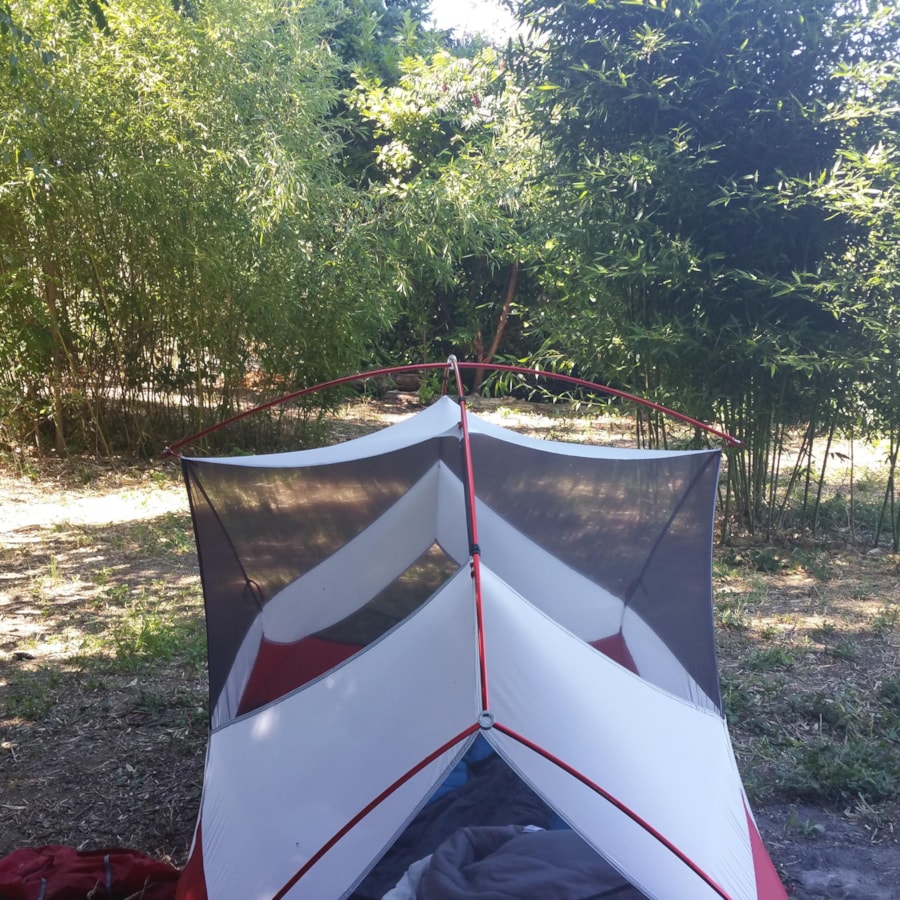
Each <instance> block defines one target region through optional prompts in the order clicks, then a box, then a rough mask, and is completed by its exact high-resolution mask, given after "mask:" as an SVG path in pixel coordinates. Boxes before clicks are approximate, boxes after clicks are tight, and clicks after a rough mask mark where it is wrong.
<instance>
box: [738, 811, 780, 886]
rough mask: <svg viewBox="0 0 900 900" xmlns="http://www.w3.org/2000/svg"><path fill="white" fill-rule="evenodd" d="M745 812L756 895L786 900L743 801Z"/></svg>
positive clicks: (770, 860)
mask: <svg viewBox="0 0 900 900" xmlns="http://www.w3.org/2000/svg"><path fill="white" fill-rule="evenodd" d="M744 812H745V813H746V814H747V831H748V832H749V833H750V849H751V850H752V852H753V869H754V872H755V874H756V895H757V897H758V898H759V900H787V891H786V890H785V888H784V885H783V884H782V883H781V878H780V877H779V875H778V872H777V871H776V869H775V865H774V863H773V862H772V858H771V857H770V856H769V851H768V850H766V846H765V844H763V839H762V836H761V835H760V833H759V829H758V828H757V827H756V822H754V821H753V816H752V815H751V814H750V810H749V808H748V807H747V803H746V801H745V802H744Z"/></svg>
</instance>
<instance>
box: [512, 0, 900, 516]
mask: <svg viewBox="0 0 900 900" xmlns="http://www.w3.org/2000/svg"><path fill="white" fill-rule="evenodd" d="M521 10H522V14H523V16H524V17H525V19H526V21H530V22H532V23H533V24H534V25H535V27H537V28H538V29H539V30H540V31H541V34H542V38H541V40H540V41H537V42H535V44H534V45H533V47H532V48H531V51H530V52H529V53H528V54H526V55H525V57H524V58H523V60H522V62H521V71H522V72H523V73H524V76H525V77H527V78H529V79H533V80H535V81H537V82H539V83H540V89H539V90H537V91H535V92H534V94H533V96H534V97H535V98H536V104H537V105H536V108H535V116H536V119H537V122H538V127H539V129H540V132H541V134H542V135H543V136H545V137H546V138H549V139H550V140H552V141H553V146H554V147H555V149H556V151H557V153H558V154H559V159H560V162H559V165H558V166H556V167H554V168H553V170H552V172H551V173H550V177H551V179H552V182H553V185H554V187H555V189H556V191H557V196H558V197H559V198H560V203H561V204H564V205H565V206H566V208H567V209H569V210H570V212H571V216H570V225H569V228H568V235H567V239H566V241H565V247H564V251H563V252H561V253H560V254H559V256H558V257H557V259H556V260H555V265H556V266H557V270H556V272H555V273H554V272H553V271H552V266H548V267H547V270H546V271H545V273H544V276H543V278H544V285H545V287H546V288H547V290H548V292H552V293H553V296H554V301H555V302H553V303H547V304H545V305H543V306H542V307H541V309H540V312H539V314H538V315H534V316H532V322H533V326H534V328H535V329H536V331H537V332H538V333H539V334H540V335H542V336H543V338H544V340H545V346H546V348H547V349H548V351H551V352H553V353H556V354H561V355H562V356H563V357H564V358H566V359H568V360H569V361H570V364H571V365H573V366H576V367H577V368H578V369H579V371H580V372H582V373H585V374H586V373H592V374H595V375H596V376H597V377H599V378H600V379H601V380H605V381H608V382H611V383H613V384H620V385H622V386H624V387H626V388H629V389H633V390H635V391H636V392H638V393H642V394H644V395H647V396H650V397H652V398H654V399H657V400H659V401H660V402H663V403H667V404H668V405H677V406H678V408H680V409H684V410H688V411H691V412H692V413H693V414H694V415H697V416H698V417H700V418H706V419H710V418H717V419H719V420H721V421H722V423H723V424H724V426H725V428H726V430H727V431H729V432H730V433H732V434H736V435H737V436H739V437H740V438H741V439H742V440H743V441H744V448H743V449H742V451H741V452H740V453H735V454H732V455H730V456H729V465H728V468H727V472H726V476H727V481H726V487H727V495H728V511H729V515H730V516H734V517H735V518H736V519H737V520H738V521H740V522H741V523H742V524H743V525H746V526H748V527H750V528H751V529H755V528H757V527H760V526H762V525H766V527H771V523H772V516H773V514H774V511H775V505H774V503H773V496H772V489H773V485H774V484H775V482H776V480H777V477H778V466H779V459H780V456H779V453H780V450H779V448H780V442H781V435H782V430H783V429H784V428H786V427H796V426H802V425H806V424H808V425H809V427H810V428H811V429H817V430H821V429H823V428H826V427H828V426H830V425H831V426H834V425H841V426H847V425H849V424H850V423H851V422H852V421H853V419H854V417H855V415H856V411H857V410H858V409H859V408H860V406H859V404H860V402H864V403H865V404H866V405H867V406H868V405H869V404H870V403H871V402H873V401H874V396H875V394H877V395H878V397H879V398H880V399H879V401H878V402H880V403H881V404H882V406H883V407H884V408H885V409H887V408H892V409H894V410H896V396H895V390H894V385H896V383H897V379H896V377H895V375H896V373H895V372H894V371H893V369H892V368H891V366H895V362H894V361H895V360H896V358H897V354H896V348H893V344H892V343H891V341H892V340H893V338H890V339H889V338H888V337H887V335H886V332H887V331H889V330H891V328H892V326H891V325H888V326H887V327H886V328H885V329H884V330H883V331H880V332H879V333H880V337H878V338H877V339H873V338H874V335H875V331H876V330H878V326H876V325H875V324H874V323H875V322H887V323H893V322H894V318H895V314H894V313H893V312H892V310H893V308H894V301H893V299H892V298H891V295H890V289H889V288H887V287H886V289H885V290H883V291H881V292H880V293H877V294H876V292H875V291H874V290H873V287H874V286H875V283H876V282H877V283H878V284H881V283H884V284H885V285H886V286H887V285H888V284H890V283H893V278H894V275H893V273H894V272H896V266H894V265H893V263H892V262H891V261H890V259H893V256H892V255H891V256H889V257H886V258H883V260H882V262H881V263H878V262H877V255H876V253H875V247H876V246H884V247H887V244H888V243H889V242H890V241H889V239H888V240H886V236H887V235H888V234H891V233H892V232H891V228H893V218H894V217H893V210H894V209H895V204H894V202H893V198H892V197H891V196H890V195H888V194H886V193H884V191H886V190H887V187H888V185H893V184H894V182H893V180H891V179H892V178H893V174H892V172H893V166H894V163H893V154H892V152H891V151H885V150H884V147H893V146H896V142H895V141H894V140H893V127H894V124H893V122H894V117H893V114H892V113H890V112H889V111H890V110H894V109H896V72H895V71H894V69H893V68H892V67H893V65H894V63H893V60H894V57H895V48H896V46H897V38H898V36H900V31H898V28H900V17H898V15H897V13H896V11H895V10H892V9H890V8H888V7H882V6H880V5H878V4H839V3H836V2H834V0H795V2H791V3H778V4H772V3H768V2H765V0H673V2H667V3H657V2H649V0H648V2H635V3H621V2H617V0H591V2H584V0H567V2H562V3H556V2H549V0H525V2H524V3H523V4H522V5H521ZM888 138H890V140H885V142H884V143H883V144H882V143H881V140H882V139H888ZM872 147H875V148H877V149H876V150H875V151H872V150H871V149H870V148H872ZM851 148H853V149H852V150H851ZM851 158H852V160H853V171H852V173H848V169H847V165H848V161H849V160H850V159H851ZM841 163H843V166H844V168H841ZM866 164H868V165H869V169H868V170H865V171H864V169H865V165H866ZM873 168H877V170H878V179H879V180H877V181H876V180H875V178H874V174H873V171H872V170H873ZM865 176H868V177H869V178H870V179H872V180H871V181H870V183H868V184H867V183H866V181H865ZM872 188H874V189H875V190H874V191H873V190H872ZM867 216H868V218H867ZM896 243H897V242H896V240H894V241H893V246H894V247H896ZM888 252H889V254H893V253H894V252H895V251H894V250H893V249H891V250H889V251H888ZM861 262H862V263H864V264H863V265H862V266H860V263H861ZM853 266H856V271H855V272H853V271H851V268H852V267H853ZM854 283H856V284H857V285H859V287H858V288H855V287H854ZM863 283H865V284H866V285H867V287H866V288H865V289H863V288H862V284H863ZM876 310H877V313H876ZM896 333H897V329H896V328H893V331H892V334H893V335H896ZM879 342H880V345H879ZM876 357H878V358H879V359H882V360H884V365H885V367H886V368H885V370H884V372H883V373H882V375H881V376H880V377H878V381H879V384H880V387H879V388H877V389H875V390H873V391H870V392H868V393H869V396H867V397H866V398H865V399H864V398H863V397H861V395H860V392H859V389H860V388H861V387H862V385H861V384H860V382H859V379H858V373H859V372H860V371H862V370H865V369H866V368H868V367H869V365H870V363H873V361H874V359H875V358H876ZM870 397H871V399H870ZM882 421H886V420H885V419H882ZM894 421H897V419H896V416H895V418H894Z"/></svg>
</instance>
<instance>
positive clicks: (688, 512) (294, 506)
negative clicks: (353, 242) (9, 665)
mask: <svg viewBox="0 0 900 900" xmlns="http://www.w3.org/2000/svg"><path fill="white" fill-rule="evenodd" d="M451 364H453V361H451ZM457 374H458V373H457ZM719 461H720V451H718V450H699V451H646V450H623V449H615V448H604V447H596V446H586V445H579V444H569V443H559V442H553V441H544V440H537V439H532V438H526V437H523V436H521V435H518V434H516V433H514V432H511V431H508V430H506V429H503V428H499V427H496V426H493V425H491V424H489V423H487V422H484V421H482V420H480V419H479V418H478V417H476V416H471V415H468V414H467V412H466V409H465V404H464V402H462V398H461V397H460V402H459V403H457V402H455V401H454V400H452V399H450V398H449V397H446V396H445V397H442V398H441V399H440V400H439V401H437V402H436V403H435V404H433V405H432V406H431V407H429V408H427V409H425V410H424V411H422V412H420V413H418V414H416V415H414V416H412V417H411V418H409V419H407V420H405V421H403V422H401V423H400V424H397V425H394V426H391V427H389V428H386V429H384V430H382V431H380V432H377V433H375V434H371V435H368V436H366V437H362V438H358V439H356V440H352V441H348V442H346V443H344V444H340V445H337V446H333V447H325V448H320V449H315V450H307V451H298V452H292V453H282V454H272V455H261V456H250V457H246V456H245V457H235V458H217V459H200V458H186V459H184V460H183V469H184V474H185V479H186V483H187V486H188V493H189V497H190V502H191V510H192V514H193V517H194V524H195V532H196V539H197V546H198V554H199V559H200V568H201V575H202V580H203V589H204V596H205V601H206V608H207V628H208V635H209V679H210V701H211V703H210V709H211V734H210V740H209V747H208V751H207V763H206V772H205V778H204V790H203V797H202V801H201V809H200V815H199V820H198V825H197V831H196V835H195V839H194V844H193V847H192V850H191V855H190V859H189V861H188V865H187V866H186V868H185V871H184V873H183V875H182V878H181V881H180V883H179V889H178V897H180V898H183V900H202V898H210V900H219V898H237V900H247V898H261V900H262V898H282V897H288V898H304V897H306V898H315V900H322V898H340V897H349V896H354V895H355V896H357V897H366V898H368V897H373V896H382V895H383V890H384V888H385V887H386V886H387V887H390V886H391V885H392V883H393V876H394V875H396V874H397V872H398V871H401V869H402V867H403V866H405V865H406V864H410V865H413V864H418V870H417V871H418V874H417V876H416V878H419V877H420V876H421V878H422V879H424V880H422V881H421V882H419V883H420V884H426V883H429V882H427V879H428V878H433V879H438V878H439V876H440V875H441V873H440V872H439V871H437V869H439V868H440V866H439V865H438V863H440V864H441V865H443V864H444V863H445V862H446V860H447V859H448V858H449V859H452V854H451V855H450V856H446V855H441V854H443V853H444V851H445V850H446V848H448V847H449V848H451V849H452V848H453V847H454V844H453V841H454V839H455V840H457V845H456V846H457V849H458V844H459V839H458V837H456V835H457V832H458V829H454V830H453V832H450V829H449V826H448V827H444V828H443V829H442V828H441V827H438V825H437V824H436V823H435V822H434V821H432V820H428V821H427V828H426V827H425V826H422V827H419V830H418V831H417V832H416V833H417V834H419V835H421V834H425V833H429V834H433V835H438V836H439V837H440V841H439V840H438V837H435V838H434V840H433V841H432V844H431V846H426V844H427V842H425V843H423V842H422V841H418V842H416V841H409V840H408V839H407V836H408V834H409V832H410V829H412V828H413V826H415V825H416V823H422V822H423V821H425V820H427V819H428V817H429V816H432V818H434V816H433V812H432V811H434V810H439V811H441V812H442V813H444V814H445V811H446V810H447V809H451V808H454V807H452V801H453V799H454V797H455V796H456V795H457V793H458V792H459V791H460V788H459V787H457V786H456V783H455V782H454V781H453V778H454V776H455V775H458V773H459V772H460V771H461V769H462V770H463V771H464V772H477V773H479V775H480V773H482V772H484V771H485V767H484V763H483V761H482V762H477V763H475V764H472V765H467V763H470V762H471V761H472V755H473V751H475V750H479V752H478V754H476V755H477V756H479V757H481V759H482V760H483V758H484V757H485V756H489V757H491V761H492V762H496V764H497V766H501V767H502V769H503V771H504V772H505V773H506V774H507V775H508V776H511V777H507V778H506V781H505V782H504V784H506V785H507V787H508V786H509V785H511V784H516V785H520V786H524V788H525V789H526V790H527V791H528V792H530V794H531V795H532V796H533V797H534V798H535V800H536V801H537V803H539V804H541V805H542V806H543V807H544V808H545V809H547V810H548V811H549V812H550V813H551V814H552V818H553V820H554V821H553V822H551V821H550V820H549V819H548V820H547V821H546V822H531V821H523V820H521V816H522V815H528V816H534V817H536V816H539V815H540V813H536V812H534V810H536V809H537V806H534V805H532V806H531V807H530V809H529V812H528V813H527V814H525V813H520V812H517V813H516V814H515V816H514V814H513V813H512V812H510V813H509V815H510V820H509V821H508V822H506V821H504V819H503V816H504V813H505V811H506V810H505V807H504V803H503V797H501V796H499V795H500V793H501V792H500V791H499V789H497V788H496V787H495V786H494V785H493V784H492V786H491V787H490V788H489V789H488V790H487V791H486V792H483V793H482V795H481V797H482V800H480V801H479V802H476V803H470V808H468V813H467V814H469V815H470V816H471V818H470V819H468V820H460V819H459V818H457V819H454V818H453V817H452V816H451V817H450V821H452V822H453V824H454V825H459V824H463V825H464V826H466V827H464V828H463V829H462V832H463V833H464V834H465V837H466V843H465V847H466V853H471V849H472V847H473V846H476V845H477V846H484V845H485V844H484V842H482V843H481V844H479V843H478V840H479V837H480V836H482V832H481V831H480V829H482V828H485V829H488V828H494V829H496V828H497V827H503V826H516V827H517V828H519V829H521V828H522V827H523V826H529V825H540V826H541V831H539V832H538V831H533V830H528V831H524V832H523V831H521V830H519V831H516V832H515V835H514V836H513V837H514V840H512V841H509V842H508V843H506V844H504V846H505V847H508V846H512V843H514V841H515V840H520V839H521V841H522V842H523V844H527V846H528V848H529V849H528V850H526V853H527V854H528V856H529V859H530V860H531V861H532V862H533V861H534V859H536V858H538V857H540V853H541V852H542V851H541V850H538V851H535V850H534V848H535V847H541V848H544V847H557V846H560V845H561V842H565V841H567V840H568V838H567V837H566V836H565V835H564V836H563V837H562V838H560V837H559V836H560V834H561V831H560V829H559V826H560V825H563V826H565V828H568V829H571V831H569V832H568V834H569V835H571V836H572V837H574V838H575V839H576V840H577V841H578V842H579V844H580V845H581V846H583V847H584V849H585V850H586V851H587V853H588V854H589V855H590V856H591V857H592V858H593V859H594V860H596V861H597V862H598V866H599V865H601V864H602V867H606V869H608V870H609V873H611V874H610V876H609V880H608V881H602V878H606V875H605V874H602V875H601V874H600V873H601V872H602V871H603V870H602V868H598V867H594V868H590V865H588V864H586V867H582V868H581V869H580V870H579V877H580V878H582V882H583V879H584V878H588V880H590V878H591V877H594V878H595V879H597V880H596V881H595V882H594V883H595V884H596V885H598V890H597V891H595V892H594V893H591V894H587V895H585V894H579V893H578V891H579V890H580V886H579V885H580V884H581V883H582V882H578V883H577V884H573V887H572V893H565V892H564V888H563V887H562V886H561V885H560V886H559V887H558V890H556V891H555V892H554V896H557V897H569V896H572V897H575V896H613V895H615V896H623V897H625V896H627V897H649V898H655V900H703V898H732V900H745V898H747V900H749V898H756V900H776V898H784V897H786V894H785V892H784V889H783V887H782V886H781V883H780V881H779V879H778V876H777V874H776V872H775V869H774V867H773V865H772V863H771V861H770V859H769V857H768V854H767V853H766V850H765V848H764V847H763V844H762V841H761V839H760V836H759V832H758V830H757V828H756V825H755V824H754V821H753V818H752V815H751V813H750V809H749V805H748V802H747V798H746V795H745V792H744V789H743V787H742V785H741V780H740V776H739V773H738V771H737V767H736V765H735V761H734V756H733V753H732V749H731V744H730V740H729V737H728V732H727V727H726V723H725V720H724V717H723V713H722V704H721V696H720V691H719V684H718V675H717V667H716V657H715V644H714V634H713V620H712V591H711V577H710V558H711V545H712V529H713V510H714V503H715V492H716V484H717V478H718V468H719ZM495 768H496V766H495ZM476 780H477V779H476V778H475V777H472V778H467V779H466V781H467V783H466V784H464V785H463V788H465V789H467V790H468V791H469V792H470V793H469V795H468V796H470V797H471V796H478V795H477V794H473V793H472V790H473V785H474V784H475V782H476ZM505 790H507V788H504V791H505ZM438 796H440V799H439V800H437V801H436V800H435V798H436V797H438ZM520 796H521V792H520ZM484 798H489V804H488V800H487V799H484ZM487 805H490V806H491V816H490V817H489V820H488V817H487V816H481V815H480V813H481V812H482V811H483V810H484V809H485V808H486V806H487ZM454 809H456V808H454ZM516 817H518V818H516ZM429 829H430V831H429ZM484 834H487V832H484ZM496 834H497V832H496V831H493V832H491V836H490V840H489V841H487V844H490V851H489V852H488V851H485V855H484V857H479V860H478V862H479V866H480V868H479V869H478V871H479V873H481V874H480V876H479V877H483V878H486V879H490V877H492V874H491V873H492V871H493V870H492V869H491V867H490V864H491V862H492V861H493V860H494V859H495V858H496V857H498V856H500V855H502V854H498V853H496V852H494V847H495V844H494V843H491V841H494V839H495V837H496ZM511 836H512V835H511V833H505V834H504V835H503V840H504V841H506V840H507V838H510V837H511ZM404 841H406V843H405V844H404ZM398 846H404V847H405V848H406V849H407V850H408V851H409V852H408V853H407V857H406V858H403V859H402V865H401V868H400V869H398V868H397V867H398V857H399V856H400V854H398V853H397V852H396V848H397V847H398ZM568 846H569V844H567V847H568ZM413 848H414V849H413ZM554 852H556V851H555V850H553V851H552V852H549V853H548V856H547V859H546V864H547V865H548V866H552V865H554V864H555V862H556V858H554V856H553V853H554ZM432 854H433V858H432ZM465 858H466V859H467V860H468V862H471V858H470V857H465ZM388 860H389V861H390V863H391V867H392V868H390V869H389V870H388V871H389V872H390V873H391V877H390V878H389V879H388V881H384V879H383V878H382V879H381V883H380V887H379V888H378V889H377V890H375V887H374V886H375V885H377V884H379V879H378V877H377V876H378V874H379V871H380V868H379V867H384V866H385V865H386V861H388ZM428 860H432V861H431V862H430V863H429V862H428ZM541 865H542V866H543V865H544V863H543V862H542V863H541ZM579 865H580V863H579ZM591 865H592V864H591ZM436 867H437V868H436ZM539 868H540V867H539V866H537V865H532V866H531V867H530V868H529V867H528V866H523V865H521V863H519V864H517V865H516V874H517V875H519V876H521V877H523V878H526V879H528V878H535V879H537V881H535V884H536V885H537V884H538V882H539V879H540V872H539V871H538V869H539ZM562 868H566V866H562ZM569 868H571V867H569ZM576 868H577V867H576ZM508 869H509V866H508V861H507V869H506V870H504V872H505V874H503V875H502V876H498V877H507V876H508ZM432 870H435V871H434V872H432ZM526 870H527V871H526ZM410 871H412V870H410ZM467 871H468V870H467ZM566 871H569V869H568V868H566ZM423 872H424V874H423ZM586 873H588V874H586ZM590 873H594V874H590ZM443 874H444V875H445V876H447V873H446V872H444V873H443ZM447 877H449V878H450V879H451V880H452V879H453V875H452V874H451V875H449V876H447ZM553 877H554V878H557V877H561V876H558V875H557V874H556V873H554V875H553ZM410 883H411V884H412V883H413V881H412V880H411V881H410ZM430 883H432V884H436V883H437V881H435V880H433V881H432V882H430ZM485 883H488V882H482V883H481V884H480V887H481V888H483V887H484V884H485ZM454 884H455V887H454V888H453V890H455V891H456V893H453V894H452V896H454V897H464V896H467V894H466V893H465V890H466V889H465V886H462V887H461V886H460V885H459V884H456V883H455V882H454ZM606 885H609V887H608V889H607V887H606ZM529 889H530V888H529V886H528V884H523V885H522V886H520V887H516V888H515V892H513V893H509V892H508V893H507V894H506V896H520V897H523V898H524V897H526V896H535V897H538V896H546V894H542V893H540V891H541V888H540V887H539V886H535V887H534V891H535V893H533V894H528V893H527V892H528V891H529ZM415 890H416V889H415V887H413V888H411V891H412V892H411V893H409V894H407V896H421V897H429V900H432V898H436V897H438V896H439V894H438V892H437V888H434V887H432V888H430V889H429V890H431V893H430V894H429V893H427V892H426V893H420V894H418V895H417V894H416V893H415ZM421 890H423V891H424V890H425V889H424V888H421ZM474 890H475V888H473V894H472V895H473V896H474ZM623 891H630V893H622V892H623ZM440 896H444V895H443V894H441V895H440ZM446 896H448V897H449V896H451V894H450V893H448V894H446ZM478 896H490V894H479V895H478Z"/></svg>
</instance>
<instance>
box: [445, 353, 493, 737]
mask: <svg viewBox="0 0 900 900" xmlns="http://www.w3.org/2000/svg"><path fill="white" fill-rule="evenodd" d="M447 365H448V366H449V368H450V369H451V370H452V371H453V374H454V375H455V376H456V391H457V399H458V401H459V430H460V446H461V450H462V457H463V477H464V478H465V484H464V491H465V497H466V527H467V529H468V533H469V557H470V560H471V562H470V565H471V567H472V582H473V584H474V587H475V619H476V624H477V629H478V671H479V676H480V680H481V718H480V721H482V722H483V723H484V724H488V723H489V722H492V718H491V716H490V712H489V710H490V705H489V703H488V684H487V662H486V654H485V644H484V609H483V606H482V597H481V547H480V546H479V545H478V520H477V517H476V515H475V476H474V474H473V471H472V443H471V441H470V440H469V423H468V420H467V418H466V399H465V393H464V390H463V384H462V376H461V375H460V372H459V363H458V362H457V360H456V357H455V356H451V357H449V359H448V360H447Z"/></svg>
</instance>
